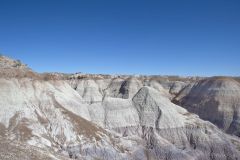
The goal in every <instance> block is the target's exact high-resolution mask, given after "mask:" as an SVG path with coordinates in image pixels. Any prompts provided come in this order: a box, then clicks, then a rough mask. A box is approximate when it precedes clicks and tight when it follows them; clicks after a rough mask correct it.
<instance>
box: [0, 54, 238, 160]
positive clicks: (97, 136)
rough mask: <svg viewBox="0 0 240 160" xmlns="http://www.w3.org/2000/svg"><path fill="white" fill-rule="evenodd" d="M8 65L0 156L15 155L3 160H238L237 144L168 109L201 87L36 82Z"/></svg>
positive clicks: (81, 78) (137, 80) (160, 82)
mask: <svg viewBox="0 0 240 160" xmlns="http://www.w3.org/2000/svg"><path fill="white" fill-rule="evenodd" d="M5 59H6V58H5V57H2V58H1V59H0V63H1V65H0V66H3V67H2V68H1V69H0V70H1V74H0V135H1V136H0V137H1V142H4V143H0V148H2V150H1V149H0V151H1V152H2V151H6V149H5V147H8V148H12V150H11V149H9V154H6V155H5V156H1V158H2V157H3V158H2V159H6V160H7V159H11V158H9V155H12V157H13V158H15V159H20V160H21V159H26V157H29V156H28V155H27V154H28V153H26V149H24V147H23V146H26V147H25V148H28V147H29V146H34V147H35V149H33V150H31V152H33V153H32V156H37V157H39V158H40V157H41V156H43V158H40V159H44V157H46V158H45V159H68V158H72V159H81V160H82V159H104V160H105V159H106V160H128V159H129V160H136V159H139V160H148V159H151V160H155V159H157V160H162V159H165V160H175V159H178V160H200V159H201V160H208V159H209V160H213V159H218V160H225V159H239V157H240V152H239V147H240V141H239V138H238V137H234V136H231V135H228V134H226V133H224V132H223V131H221V130H220V129H219V128H218V127H217V126H215V125H214V124H212V123H211V122H209V121H204V120H202V119H201V118H199V117H198V115H196V114H193V113H191V112H189V111H187V110H186V109H184V108H183V107H181V106H179V105H176V104H174V103H172V102H171V100H173V99H174V97H176V95H178V96H179V97H181V99H182V97H185V96H186V95H188V94H189V91H191V90H192V89H193V88H194V87H193V88H192V86H195V85H196V84H198V83H197V80H199V79H195V78H194V77H188V78H180V77H177V78H176V77H174V79H173V77H167V76H165V77H159V76H158V77H156V76H149V77H148V76H110V75H89V74H79V73H78V74H73V75H66V74H58V73H49V74H38V73H35V72H33V71H32V70H30V69H28V68H26V67H18V66H19V65H17V66H16V65H11V63H12V62H13V61H14V60H10V59H9V58H7V61H6V60H5ZM1 61H3V62H1ZM8 61H10V62H9V64H8ZM21 65H22V64H21V63H20V66H21ZM187 88H188V90H186V89H187ZM184 90H185V91H184ZM180 93H185V94H184V96H180ZM234 130H235V129H234ZM5 142H6V143H8V142H9V145H10V146H7V145H5V144H6V143H5ZM10 142H11V143H10ZM19 144H20V145H19ZM15 151H16V152H18V151H19V155H18V153H16V152H15ZM10 157H11V156H10Z"/></svg>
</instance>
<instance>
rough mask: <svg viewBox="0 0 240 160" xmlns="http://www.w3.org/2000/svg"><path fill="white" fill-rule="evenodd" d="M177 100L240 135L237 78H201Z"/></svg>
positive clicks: (229, 131) (201, 115)
mask: <svg viewBox="0 0 240 160" xmlns="http://www.w3.org/2000/svg"><path fill="white" fill-rule="evenodd" d="M176 100H177V101H178V104H179V105H181V106H183V107H185V108H187V109H188V111H190V112H193V113H196V114H198V115H199V116H200V118H202V119H205V120H209V121H211V122H212V123H214V124H216V125H217V126H218V127H220V128H222V129H224V130H225V131H226V132H228V133H233V134H236V135H238V136H240V83H239V82H237V81H236V80H234V79H232V78H226V77H213V78H208V79H205V80H201V81H199V82H198V83H196V84H195V85H194V86H193V87H192V88H191V89H189V90H188V91H187V92H185V93H184V91H183V93H180V94H179V97H176Z"/></svg>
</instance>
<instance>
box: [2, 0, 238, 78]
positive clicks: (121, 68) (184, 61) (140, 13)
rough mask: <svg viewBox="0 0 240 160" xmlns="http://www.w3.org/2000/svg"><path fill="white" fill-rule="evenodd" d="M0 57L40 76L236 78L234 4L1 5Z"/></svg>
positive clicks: (50, 0)
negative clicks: (192, 76) (12, 60)
mask: <svg viewBox="0 0 240 160" xmlns="http://www.w3.org/2000/svg"><path fill="white" fill-rule="evenodd" d="M0 52H1V53H3V54H5V55H7V56H10V57H12V58H15V59H20V60H21V61H23V62H24V63H27V64H28V65H29V66H30V67H31V68H32V69H34V70H35V71H38V72H51V71H58V72H67V73H72V72H85V73H110V74H160V75H204V76H212V75H233V76H237V75H240V61H239V60H240V1H239V0H164V1H163V0H145V1H142V0H109V1H108V0H21V1H20V0H0Z"/></svg>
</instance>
